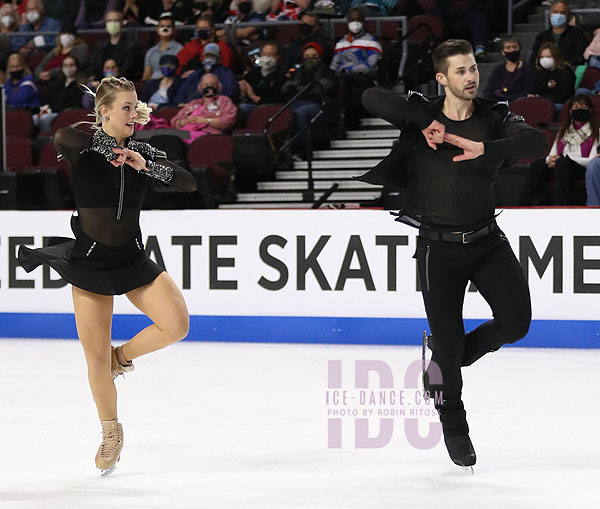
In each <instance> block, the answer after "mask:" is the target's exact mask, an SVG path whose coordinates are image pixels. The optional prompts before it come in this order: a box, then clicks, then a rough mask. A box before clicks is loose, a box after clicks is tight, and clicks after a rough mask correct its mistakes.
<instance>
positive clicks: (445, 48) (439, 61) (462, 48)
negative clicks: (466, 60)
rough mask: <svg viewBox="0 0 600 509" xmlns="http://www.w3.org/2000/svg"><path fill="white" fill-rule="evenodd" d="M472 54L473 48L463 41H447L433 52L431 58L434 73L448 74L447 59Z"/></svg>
mask: <svg viewBox="0 0 600 509" xmlns="http://www.w3.org/2000/svg"><path fill="white" fill-rule="evenodd" d="M469 54H473V46H471V43H470V42H469V41H465V40H464V39H448V40H447V41H444V42H443V43H441V44H440V45H439V46H438V47H437V48H435V49H434V50H433V54H432V55H431V58H432V60H433V68H434V69H435V72H441V73H442V74H448V58H449V57H453V56H454V55H469Z"/></svg>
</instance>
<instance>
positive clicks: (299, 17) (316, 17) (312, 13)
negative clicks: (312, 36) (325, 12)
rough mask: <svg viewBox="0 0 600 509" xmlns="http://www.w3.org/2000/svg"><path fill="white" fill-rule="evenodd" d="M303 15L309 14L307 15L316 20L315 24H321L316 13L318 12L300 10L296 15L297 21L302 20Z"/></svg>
mask: <svg viewBox="0 0 600 509" xmlns="http://www.w3.org/2000/svg"><path fill="white" fill-rule="evenodd" d="M304 16H309V17H311V18H313V19H314V20H316V22H317V25H320V24H321V20H320V19H319V15H318V14H315V13H314V12H312V11H302V12H301V13H300V14H299V15H298V21H302V18H303V17H304Z"/></svg>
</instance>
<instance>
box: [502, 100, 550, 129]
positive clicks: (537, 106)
mask: <svg viewBox="0 0 600 509" xmlns="http://www.w3.org/2000/svg"><path fill="white" fill-rule="evenodd" d="M510 111H512V112H513V113H516V114H517V115H522V116H523V117H524V118H525V122H527V123H528V124H529V125H530V126H533V127H546V126H548V125H550V124H551V123H552V117H553V116H554V103H553V102H552V101H551V100H550V99H546V98H545V97H521V98H519V99H517V100H515V101H513V102H512V103H511V104H510Z"/></svg>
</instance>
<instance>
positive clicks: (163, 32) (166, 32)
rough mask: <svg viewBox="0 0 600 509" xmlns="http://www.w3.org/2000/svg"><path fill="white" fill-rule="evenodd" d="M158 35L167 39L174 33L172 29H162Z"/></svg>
mask: <svg viewBox="0 0 600 509" xmlns="http://www.w3.org/2000/svg"><path fill="white" fill-rule="evenodd" d="M158 33H159V34H160V35H164V36H165V37H169V36H170V35H171V34H172V33H173V29H172V28H171V27H160V28H159V29H158Z"/></svg>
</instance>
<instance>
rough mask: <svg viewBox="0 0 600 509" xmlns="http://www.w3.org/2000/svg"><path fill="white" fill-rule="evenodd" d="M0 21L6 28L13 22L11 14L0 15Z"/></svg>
mask: <svg viewBox="0 0 600 509" xmlns="http://www.w3.org/2000/svg"><path fill="white" fill-rule="evenodd" d="M0 23H2V24H3V25H4V26H5V27H6V28H8V27H9V26H11V25H12V24H13V17H12V16H2V17H1V18H0Z"/></svg>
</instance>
